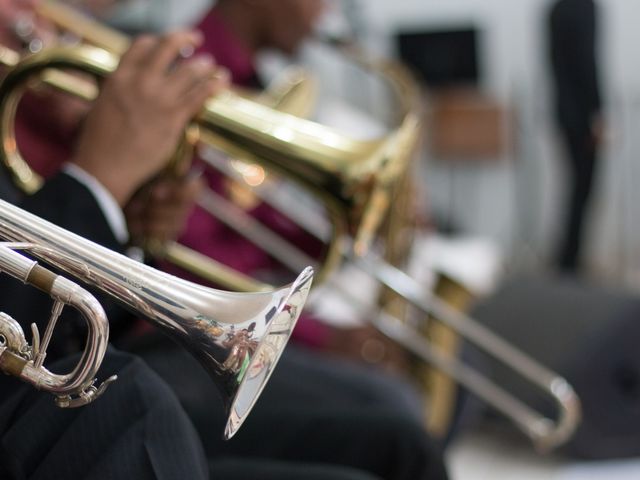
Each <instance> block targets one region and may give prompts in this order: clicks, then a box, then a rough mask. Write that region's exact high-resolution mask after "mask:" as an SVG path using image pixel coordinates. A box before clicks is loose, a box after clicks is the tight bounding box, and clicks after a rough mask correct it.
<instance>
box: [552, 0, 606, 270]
mask: <svg viewBox="0 0 640 480" xmlns="http://www.w3.org/2000/svg"><path fill="white" fill-rule="evenodd" d="M597 42H598V7H597V5H596V4H595V2H594V0H559V1H556V2H555V3H554V4H553V6H552V8H551V11H550V15H549V48H550V56H551V67H552V74H553V84H554V88H555V113H556V120H557V122H558V126H559V127H560V132H561V134H562V138H563V143H564V145H565V150H566V153H567V158H568V161H569V163H568V166H569V172H568V173H569V175H568V178H569V183H568V186H569V189H568V191H569V197H568V202H567V207H566V210H565V211H566V214H565V223H564V225H565V228H564V232H563V234H562V235H563V236H562V238H561V241H560V244H559V248H558V251H557V253H556V263H557V266H558V267H559V268H560V269H561V270H563V271H566V272H573V273H577V272H578V270H579V269H580V267H581V255H582V250H583V248H582V246H583V242H582V239H583V233H584V226H585V221H586V220H587V218H588V214H589V202H590V199H591V196H592V191H593V182H594V177H595V172H596V167H597V158H598V147H599V145H600V141H601V138H602V131H603V121H602V100H601V94H600V85H599V79H598V68H597V67H598V65H597V59H596V56H597V55H596V48H597Z"/></svg>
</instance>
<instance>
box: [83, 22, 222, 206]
mask: <svg viewBox="0 0 640 480" xmlns="http://www.w3.org/2000/svg"><path fill="white" fill-rule="evenodd" d="M200 41H201V36H200V35H199V34H198V33H195V32H178V33H173V34H169V35H166V36H165V37H161V38H158V37H151V36H144V37H141V38H139V39H137V40H136V41H135V42H134V44H133V45H132V47H131V48H130V49H129V51H128V52H127V53H126V54H125V55H123V57H122V60H121V62H120V66H119V67H118V69H117V71H116V72H115V73H114V74H112V75H111V76H109V77H108V78H107V79H106V80H105V82H104V85H103V87H102V90H101V94H100V96H99V98H98V99H97V100H96V102H95V104H94V106H93V108H92V110H91V112H90V113H89V115H88V116H87V119H86V121H85V124H84V127H83V130H82V133H81V135H80V138H79V140H78V144H77V149H76V154H75V155H74V158H73V160H72V161H74V162H75V163H77V164H78V165H80V166H81V167H82V168H83V169H85V170H86V171H87V172H89V173H90V174H92V175H93V176H94V177H96V178H97V179H98V181H100V182H101V183H102V184H103V185H104V186H105V187H106V188H107V189H108V190H109V191H110V192H111V193H112V195H113V196H114V198H115V199H116V200H117V201H118V202H119V203H120V205H123V206H124V205H125V204H126V203H127V202H128V200H129V199H130V197H131V196H132V195H133V193H134V192H135V191H136V190H137V189H138V188H139V187H140V186H141V185H142V184H144V183H145V182H147V181H148V180H149V179H151V178H152V177H153V176H154V175H156V174H157V173H158V172H159V171H160V170H161V169H162V167H163V166H164V165H165V164H166V162H167V160H168V158H169V157H170V156H171V154H172V153H173V151H174V149H175V147H176V144H177V143H178V141H179V139H180V138H181V135H182V132H183V130H184V128H185V126H186V124H187V123H188V122H189V120H190V119H191V118H193V116H195V114H196V113H197V112H198V111H199V110H200V109H201V108H202V106H203V104H204V102H205V100H206V99H207V98H209V97H210V96H211V95H213V94H214V93H216V92H218V91H219V90H221V89H223V88H226V87H227V86H228V75H227V74H226V71H225V70H221V69H219V68H218V67H216V65H215V62H214V61H213V59H212V58H211V57H209V56H196V57H193V58H190V59H188V60H184V61H180V62H176V59H177V58H178V56H179V54H180V52H181V50H183V49H184V48H186V47H193V46H196V45H197V44H198V43H199V42H200Z"/></svg>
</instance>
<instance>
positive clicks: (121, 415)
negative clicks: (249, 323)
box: [0, 350, 377, 480]
mask: <svg viewBox="0 0 640 480" xmlns="http://www.w3.org/2000/svg"><path fill="white" fill-rule="evenodd" d="M75 361H77V357H74V358H73V359H68V360H65V361H61V362H57V363H56V364H55V365H53V366H52V367H51V368H52V369H53V370H55V371H61V372H62V371H67V370H65V369H68V368H69V366H71V365H73V364H74V362H75ZM113 374H117V375H118V377H119V378H118V380H117V381H116V382H115V383H113V384H112V385H111V386H110V387H109V389H108V390H107V391H106V392H105V394H104V395H103V396H102V397H101V398H99V399H98V400H96V401H95V402H93V403H92V404H91V405H87V406H85V407H82V408H76V409H69V410H63V409H60V408H57V407H56V406H55V405H54V403H53V400H52V398H51V396H50V395H49V394H46V393H43V392H37V391H36V390H34V389H33V388H32V387H30V386H28V385H25V384H24V383H21V382H18V381H17V380H15V379H12V378H9V377H6V378H3V381H2V388H3V390H2V392H3V394H6V393H7V392H9V391H10V392H11V393H10V394H9V395H8V396H6V395H3V399H4V401H3V402H2V403H0V479H2V480H27V479H28V480H49V479H50V480H59V479H63V478H69V479H74V480H82V479H87V480H89V479H92V480H94V479H95V480H103V479H104V480H107V479H108V480H130V479H136V480H138V479H142V480H146V479H149V480H152V479H153V480H155V479H158V480H182V479H189V480H204V479H208V478H211V479H212V480H235V479H238V480H240V479H243V480H244V479H251V478H260V479H264V480H299V479H301V480H376V479H377V477H375V476H373V475H370V474H368V473H365V472H363V471H358V470H356V469H355V468H349V467H344V466H339V465H330V464H313V463H305V462H302V461H299V462H291V461H285V460H283V461H274V460H270V459H263V458H259V457H258V456H256V457H254V458H250V457H247V456H234V457H225V456H223V455H218V456H217V458H215V459H212V460H211V462H207V460H206V458H205V454H204V451H203V449H202V444H201V441H200V438H199V437H198V434H197V433H196V431H195V429H194V428H193V425H192V424H191V422H190V420H189V419H188V417H187V416H186V414H185V413H184V411H183V409H182V407H181V406H180V404H179V403H178V401H177V399H176V397H175V395H174V394H173V392H172V391H171V389H169V388H168V386H167V385H166V384H165V383H164V382H163V381H161V380H160V378H159V377H158V376H157V375H156V374H155V373H154V372H153V371H151V370H150V369H149V367H147V365H146V364H145V363H144V362H142V361H141V360H140V359H139V358H137V357H133V356H131V355H128V354H123V353H120V352H117V351H115V350H111V351H110V352H109V353H108V355H107V357H106V358H105V361H104V363H103V367H102V368H101V371H100V378H106V377H107V376H109V375H113ZM219 432H220V431H218V432H217V433H218V434H219ZM263 433H264V432H263Z"/></svg>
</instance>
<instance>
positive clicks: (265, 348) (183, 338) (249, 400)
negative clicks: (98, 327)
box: [0, 201, 313, 438]
mask: <svg viewBox="0 0 640 480" xmlns="http://www.w3.org/2000/svg"><path fill="white" fill-rule="evenodd" d="M0 237H2V238H5V239H8V240H11V241H14V242H24V243H26V244H28V245H27V246H26V250H27V251H28V252H29V253H30V254H31V255H33V256H35V257H37V258H39V259H40V260H42V261H44V262H47V263H48V264H51V265H53V266H55V267H57V268H59V269H61V270H63V271H65V272H66V273H68V274H69V275H71V276H73V278H75V279H77V280H80V281H83V282H85V283H87V284H89V285H91V286H94V287H96V288H98V289H99V290H101V291H102V292H104V293H106V294H108V295H110V296H111V297H113V298H114V299H115V300H116V301H118V302H119V303H120V304H122V305H123V306H124V307H127V308H129V309H130V310H133V311H134V312H135V313H137V314H140V315H143V316H145V317H146V318H147V319H148V320H149V321H150V322H152V323H153V324H154V325H156V326H158V327H159V328H160V329H162V330H163V331H164V332H165V333H167V334H169V335H170V336H171V337H172V338H174V339H175V340H176V341H178V342H179V343H180V344H182V345H183V346H184V347H185V348H187V349H188V350H189V351H190V352H191V353H192V354H193V355H194V356H195V357H196V358H197V359H198V360H199V361H200V362H201V363H202V365H203V366H204V368H205V369H206V370H207V371H208V372H209V373H210V375H211V376H212V378H213V380H214V382H215V383H216V386H217V387H218V389H219V390H220V392H221V394H222V397H223V403H224V405H225V408H226V409H227V412H228V421H227V426H226V429H225V437H226V438H230V437H231V436H232V435H233V434H234V433H235V432H236V431H237V429H238V428H239V427H240V425H241V424H242V422H243V421H244V419H245V418H246V417H247V415H248V414H249V412H250V410H251V408H252V407H253V405H254V403H255V401H256V400H257V398H258V396H259V395H260V393H261V391H262V389H263V388H264V386H265V384H266V382H267V380H268V379H269V376H270V375H271V373H272V371H273V369H274V367H275V365H276V363H277V361H278V359H279V357H280V354H281V353H282V351H283V349H284V347H285V345H286V343H287V341H288V339H289V336H290V334H291V331H292V330H293V327H294V326H295V323H296V321H297V319H298V316H299V315H300V313H301V311H302V307H303V305H304V303H305V301H306V298H307V294H308V292H309V289H310V287H311V282H312V278H313V270H312V269H311V268H307V269H305V270H304V271H303V272H302V273H301V274H300V275H299V276H298V278H297V279H296V281H295V282H293V284H291V285H290V286H288V287H284V288H281V289H278V290H275V291H272V292H261V293H252V294H240V293H233V292H224V291H220V290H215V289H211V288H206V287H202V286H200V285H194V284H192V283H190V282H187V281H185V280H181V279H178V278H176V277H173V276H171V275H169V274H166V273H163V272H159V271H157V270H155V269H153V268H151V267H148V266H146V265H142V264H140V263H138V262H136V261H134V260H131V259H129V258H127V257H125V256H122V255H120V254H118V253H115V252H113V251H110V250H108V249H106V248H104V247H101V246H99V245H96V244H94V243H93V242H91V241H89V240H86V239H84V238H82V237H80V236H78V235H75V234H73V233H70V232H68V231H66V230H64V229H62V228H60V227H57V226H55V225H52V224H51V223H49V222H46V221H44V220H42V219H40V218H38V217H36V216H35V215H31V214H29V213H27V212H25V211H24V210H22V209H20V208H18V207H16V206H14V205H11V204H9V203H7V202H4V201H0ZM93 335H94V336H93V337H90V338H94V340H95V341H98V342H100V343H101V344H105V345H106V342H107V338H106V335H107V333H105V332H104V331H101V332H95V331H94V334H93ZM96 368H97V367H96ZM92 378H93V377H92Z"/></svg>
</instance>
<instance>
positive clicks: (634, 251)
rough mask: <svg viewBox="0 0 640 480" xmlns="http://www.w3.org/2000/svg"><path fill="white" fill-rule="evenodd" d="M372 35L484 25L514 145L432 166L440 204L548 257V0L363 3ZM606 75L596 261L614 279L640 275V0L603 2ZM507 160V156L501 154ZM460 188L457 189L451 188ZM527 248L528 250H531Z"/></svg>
mask: <svg viewBox="0 0 640 480" xmlns="http://www.w3.org/2000/svg"><path fill="white" fill-rule="evenodd" d="M357 4H358V5H359V6H360V7H361V9H362V13H363V17H364V18H365V21H364V24H365V25H366V29H367V31H366V38H367V39H368V42H369V44H370V45H371V46H372V47H373V48H376V49H378V50H379V51H380V52H390V51H392V46H391V43H390V36H391V35H392V34H393V33H394V32H395V31H397V30H398V29H403V28H406V29H413V28H441V27H444V26H447V25H461V24H462V25H464V24H465V23H467V24H468V23H474V24H475V25H477V26H478V27H479V29H480V30H481V31H482V35H481V40H480V53H481V68H482V72H483V76H484V84H483V87H484V89H485V91H486V92H487V93H489V94H491V95H493V96H494V97H496V98H497V99H499V100H500V101H501V102H503V103H504V104H505V105H507V106H508V108H510V109H512V110H513V111H514V113H515V114H516V116H517V118H518V123H517V124H515V125H513V133H514V148H513V151H512V152H510V153H509V154H507V157H508V158H506V160H507V161H506V162H505V163H502V164H500V163H498V164H495V165H493V166H485V167H468V168H464V167H456V168H444V167H442V166H436V165H432V166H430V167H429V170H428V175H429V178H428V182H429V185H430V189H431V191H432V197H433V201H434V203H435V204H436V205H440V206H441V207H443V208H448V209H449V213H450V214H451V215H453V216H454V217H455V219H456V220H457V221H458V222H459V223H461V224H462V225H463V226H464V227H466V229H467V230H469V231H471V232H473V233H479V234H485V235H488V236H491V237H493V238H495V239H496V240H497V241H498V242H499V243H500V244H502V245H503V246H504V247H506V248H507V249H511V251H512V252H513V253H514V254H516V255H520V254H523V253H525V254H526V253H533V255H534V257H535V256H540V257H545V256H548V255H549V252H550V250H551V246H552V245H553V243H554V239H555V235H556V229H557V227H558V223H559V221H560V212H559V211H558V208H559V205H560V203H561V199H562V189H563V183H562V182H563V178H564V177H563V174H564V172H563V170H562V166H563V164H562V161H561V158H560V152H559V148H558V146H557V139H556V136H555V131H554V128H553V122H552V117H551V114H550V112H549V110H550V107H549V106H550V95H549V89H548V85H547V76H548V70H547V63H546V62H547V60H546V56H545V53H546V52H545V35H544V34H545V16H546V11H547V9H548V6H549V1H548V0H399V1H395V2H389V1H388V0H359V1H357ZM600 8H601V12H602V18H601V22H602V38H601V40H602V41H601V55H600V59H601V65H602V80H603V84H604V88H605V96H606V99H607V108H608V112H609V126H610V137H611V138H610V142H609V144H608V146H607V148H606V153H605V157H606V158H604V159H603V162H602V168H601V171H600V172H599V173H600V178H599V181H600V185H599V197H598V199H597V201H596V205H595V207H594V209H595V211H596V214H595V215H596V219H595V221H594V224H593V226H592V227H593V228H592V231H591V239H592V240H591V243H590V249H591V256H592V267H594V268H596V269H597V270H598V271H600V272H602V273H605V274H606V275H609V277H610V278H612V279H613V280H629V279H631V280H635V279H636V277H637V272H638V271H640V231H639V229H638V228H637V227H636V225H640V221H638V218H639V214H640V196H639V195H638V194H637V193H636V192H637V191H638V188H636V187H635V185H637V184H638V182H639V181H640V166H639V164H640V162H639V161H638V157H639V156H640V155H639V154H640V140H638V139H639V138H640V128H639V127H640V125H639V123H640V62H639V61H638V60H637V59H638V57H639V56H640V55H639V54H638V52H637V50H638V48H639V47H640V28H638V25H639V24H640V2H635V1H630V0H600ZM503 160H504V159H503ZM452 186H453V190H452ZM523 246H524V247H526V248H524V247H523Z"/></svg>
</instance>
